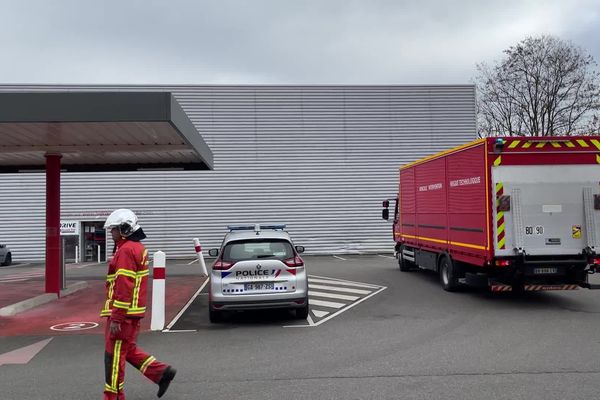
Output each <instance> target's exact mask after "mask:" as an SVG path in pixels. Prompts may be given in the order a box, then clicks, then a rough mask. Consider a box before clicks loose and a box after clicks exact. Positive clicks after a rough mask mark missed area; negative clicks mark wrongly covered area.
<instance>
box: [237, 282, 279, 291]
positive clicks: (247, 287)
mask: <svg viewBox="0 0 600 400" xmlns="http://www.w3.org/2000/svg"><path fill="white" fill-rule="evenodd" d="M273 289H275V284H274V283H273V282H253V283H245V284H244V291H253V290H273Z"/></svg>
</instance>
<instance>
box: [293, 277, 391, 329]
mask: <svg viewBox="0 0 600 400" xmlns="http://www.w3.org/2000/svg"><path fill="white" fill-rule="evenodd" d="M385 289H387V287H385V286H379V285H373V284H369V283H364V282H354V281H347V280H343V279H337V278H330V277H325V276H317V275H309V276H308V304H309V316H308V318H307V324H302V325H288V326H285V327H286V328H294V327H295V328H297V327H315V326H318V325H320V324H322V323H324V322H326V321H328V320H330V319H332V318H334V317H336V316H338V315H340V314H341V313H343V312H345V311H347V310H349V309H351V308H352V307H354V306H356V305H358V304H359V303H362V302H363V301H365V300H367V299H369V298H371V297H373V296H374V295H376V294H378V293H380V292H382V291H383V290H385Z"/></svg>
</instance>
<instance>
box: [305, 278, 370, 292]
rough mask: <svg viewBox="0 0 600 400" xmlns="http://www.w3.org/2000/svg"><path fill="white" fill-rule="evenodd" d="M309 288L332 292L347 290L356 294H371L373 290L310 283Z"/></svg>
mask: <svg viewBox="0 0 600 400" xmlns="http://www.w3.org/2000/svg"><path fill="white" fill-rule="evenodd" d="M313 282H314V281H313ZM309 289H324V290H331V291H332V292H346V293H355V294H369V293H371V292H372V291H371V290H363V289H352V288H343V287H335V286H325V285H310V287H309Z"/></svg>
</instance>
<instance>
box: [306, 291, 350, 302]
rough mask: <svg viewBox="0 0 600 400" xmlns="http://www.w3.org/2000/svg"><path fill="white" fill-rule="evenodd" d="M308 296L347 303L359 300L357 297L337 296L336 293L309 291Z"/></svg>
mask: <svg viewBox="0 0 600 400" xmlns="http://www.w3.org/2000/svg"><path fill="white" fill-rule="evenodd" d="M308 295H309V296H316V297H325V298H328V299H340V300H349V301H355V300H358V299H359V297H358V296H348V295H346V294H337V293H325V292H315V291H314V290H309V291H308ZM311 300H312V298H311Z"/></svg>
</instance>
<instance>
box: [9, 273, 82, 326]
mask: <svg viewBox="0 0 600 400" xmlns="http://www.w3.org/2000/svg"><path fill="white" fill-rule="evenodd" d="M87 286H88V284H87V282H85V281H78V282H75V283H73V284H71V285H69V286H68V287H67V288H66V289H64V290H61V291H60V296H61V297H64V296H68V295H70V294H73V293H75V292H78V291H80V290H82V289H85V288H87ZM57 299H58V297H57V296H56V294H55V293H45V294H41V295H39V296H36V297H32V298H31V299H27V300H23V301H20V302H18V303H15V304H11V305H8V306H5V307H2V308H0V317H11V316H13V315H16V314H19V313H22V312H23V311H27V310H31V309H32V308H34V307H37V306H41V305H42V304H46V303H50V302H51V301H54V300H57Z"/></svg>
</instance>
